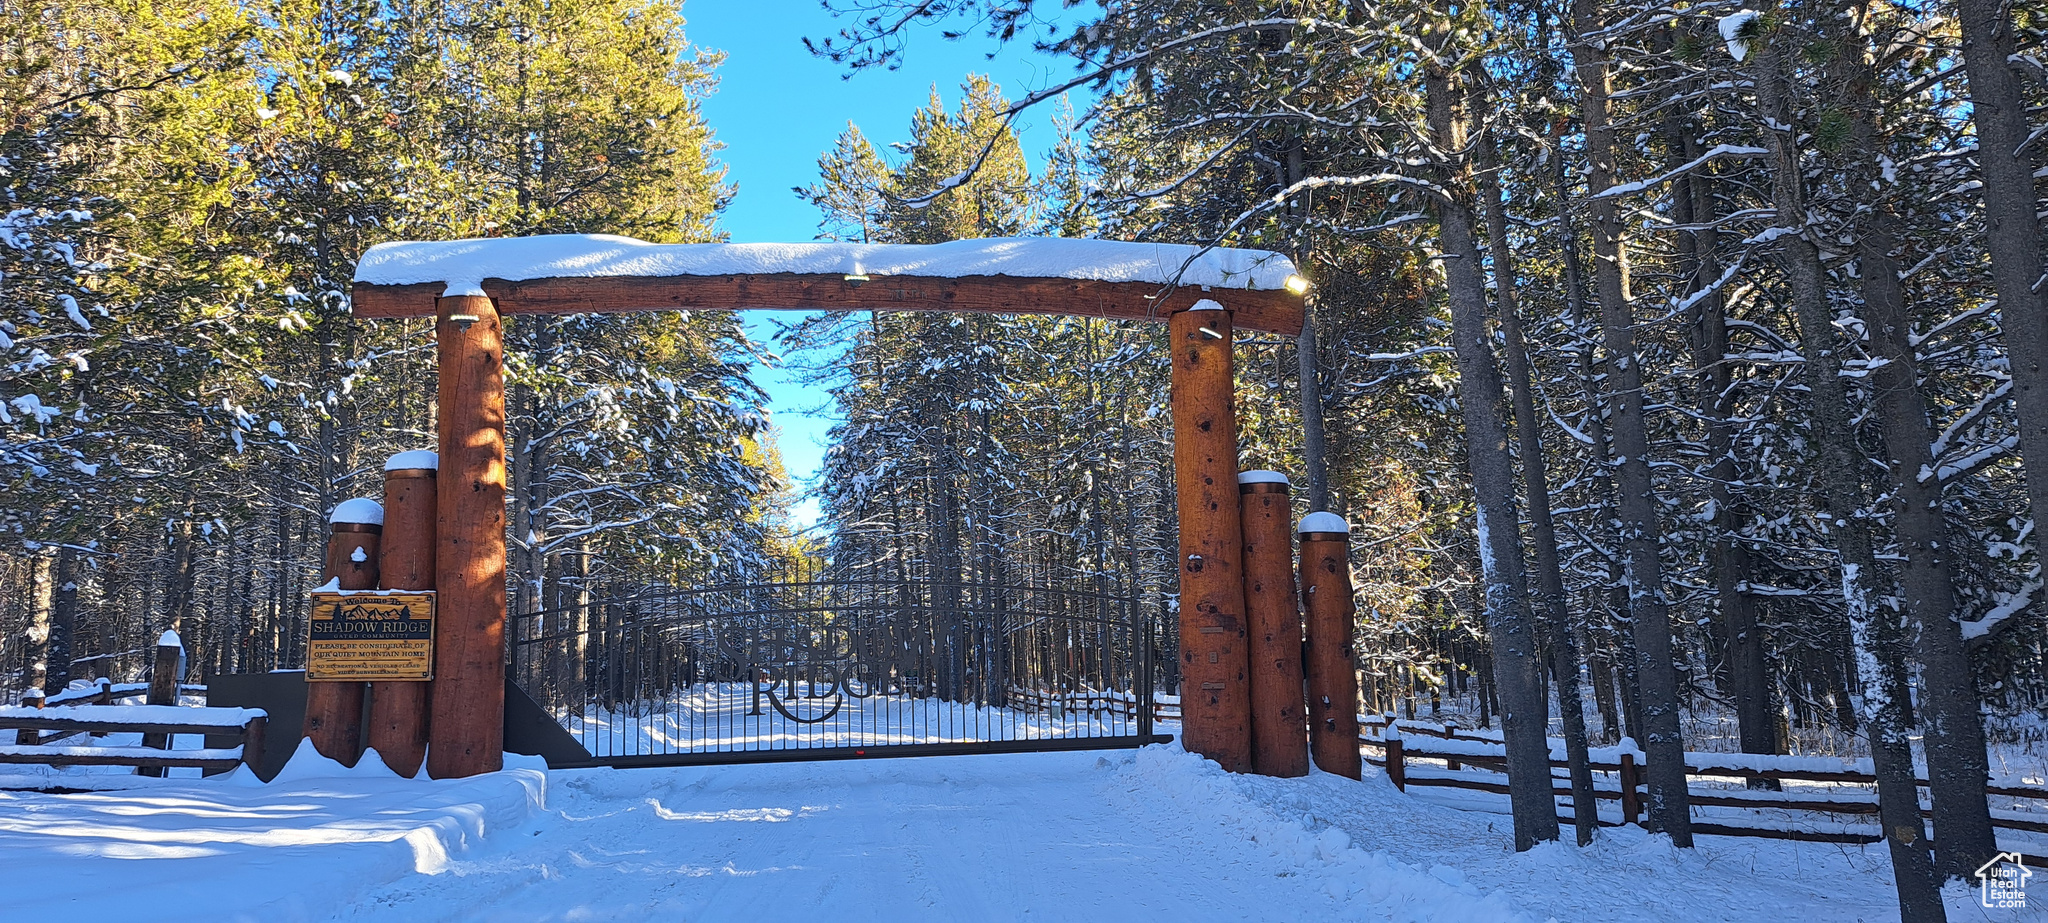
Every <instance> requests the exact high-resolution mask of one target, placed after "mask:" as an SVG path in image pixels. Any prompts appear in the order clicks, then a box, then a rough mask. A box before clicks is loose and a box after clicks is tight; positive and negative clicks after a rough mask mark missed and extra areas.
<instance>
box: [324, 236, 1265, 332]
mask: <svg viewBox="0 0 2048 923" xmlns="http://www.w3.org/2000/svg"><path fill="white" fill-rule="evenodd" d="M1305 291H1306V283H1305V282H1303V281H1302V280H1301V279H1300V277H1298V276H1296V275H1295V274H1294V264H1293V263H1292V262H1290V261H1288V259H1287V258H1286V257H1284V256H1281V255H1280V254H1277V253H1269V252H1266V251H1260V250H1237V249H1231V248H1222V247H1215V248H1207V249H1204V248H1201V247H1194V246H1186V245H1178V244H1138V243H1126V242H1122V241H1103V240H1067V239H1016V238H1005V239H993V240H964V241H953V242H950V243H944V244H930V245H912V244H832V243H822V244H669V245H660V244H648V243H643V242H641V241H637V240H632V239H630V238H624V237H609V236H603V235H549V236H541V237H526V238H507V239H492V240H464V241H446V242H438V243H396V244H380V245H378V246H376V247H372V248H371V249H370V251H369V252H368V253H365V254H364V255H363V259H362V261H361V262H360V263H358V264H357V267H356V277H355V283H354V286H353V288H352V297H353V304H354V307H353V311H354V314H355V316H356V317H360V318H390V317H427V316H431V315H432V314H433V313H434V304H435V301H434V300H435V299H436V298H438V297H443V296H446V295H449V294H488V295H489V296H490V297H491V298H493V299H495V300H496V301H497V303H498V310H499V312H500V313H501V314H579V313H618V312H631V311H668V310H680V311H707V310H745V309H769V310H774V309H793V310H826V311H950V312H963V313H975V314H1067V315H1076V316H1081V317H1099V318H1108V319H1114V320H1155V321H1164V320H1165V319H1166V317H1167V316H1168V315H1169V314H1172V313H1173V312H1175V311H1181V310H1186V309H1187V308H1189V307H1191V306H1192V305H1193V304H1194V303H1195V302H1197V301H1200V300H1202V299H1204V298H1209V299H1214V300H1219V301H1223V302H1226V303H1227V306H1228V307H1229V309H1230V311H1231V313H1232V315H1233V319H1234V325H1235V326H1237V327H1239V328H1246V329H1253V330H1259V331H1263V332H1268V333H1280V334H1286V335H1289V336H1292V335H1295V334H1298V333H1300V332H1301V324H1302V316H1303V314H1302V293H1303V292H1305Z"/></svg>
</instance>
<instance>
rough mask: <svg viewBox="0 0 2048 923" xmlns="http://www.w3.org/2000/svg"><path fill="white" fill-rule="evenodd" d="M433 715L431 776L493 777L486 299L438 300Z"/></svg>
mask: <svg viewBox="0 0 2048 923" xmlns="http://www.w3.org/2000/svg"><path fill="white" fill-rule="evenodd" d="M438 313H439V317H438V318H437V321H436V323H435V327H434V333H435V338H436V342H437V343H438V344H439V355H440V363H441V374H440V392H439V395H438V403H439V413H440V425H441V432H440V436H441V444H440V449H441V453H440V464H441V466H442V470H445V471H447V472H448V489H447V490H441V491H437V496H436V499H435V508H436V510H437V511H438V513H437V519H438V523H437V525H436V529H435V540H434V544H435V560H434V572H435V575H434V585H435V590H436V595H437V597H438V599H437V600H436V609H437V615H436V616H435V620H436V621H437V622H438V623H439V624H438V625H436V626H435V629H434V630H435V635H436V637H435V639H434V690H433V695H432V696H431V698H432V707H431V712H432V716H431V717H430V718H429V719H428V723H427V738H428V740H429V742H430V744H431V745H430V746H429V747H428V749H427V774H428V775H429V776H432V777H433V778H436V779H448V778H456V777H460V776H473V775H477V774H478V773H484V772H496V771H497V770H499V769H501V768H503V767H504V764H505V752H504V751H505V370H504V328H503V326H502V325H501V323H500V321H499V318H498V310H497V307H496V306H495V305H494V304H492V302H491V299H490V298H489V297H487V296H485V295H484V294H483V293H482V292H480V291H479V292H477V293H476V294H473V295H458V296H455V297H450V298H442V299H441V300H440V302H439V308H438Z"/></svg>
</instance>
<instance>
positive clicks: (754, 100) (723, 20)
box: [683, 0, 1081, 525]
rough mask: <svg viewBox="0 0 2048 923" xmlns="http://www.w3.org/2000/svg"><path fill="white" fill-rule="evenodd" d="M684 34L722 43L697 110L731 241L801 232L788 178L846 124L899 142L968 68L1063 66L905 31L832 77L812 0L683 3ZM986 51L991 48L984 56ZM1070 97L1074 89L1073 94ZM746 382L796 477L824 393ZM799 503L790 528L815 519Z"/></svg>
mask: <svg viewBox="0 0 2048 923" xmlns="http://www.w3.org/2000/svg"><path fill="white" fill-rule="evenodd" d="M683 16H684V18H685V20H686V24H685V26H684V34H685V35H686V36H688V38H689V39H690V41H691V42H692V43H694V44H696V45H699V46H702V47H705V48H710V49H715V50H718V51H723V52H726V60H725V63H724V64H723V65H720V67H719V68H718V70H717V72H716V73H717V75H718V78H719V86H718V91H717V92H716V93H715V94H713V95H712V96H711V97H710V98H709V99H707V100H705V101H704V118H705V121H706V122H708V123H709V124H710V126H711V129H712V131H713V133H714V134H715V136H716V137H717V139H718V140H719V141H720V142H723V143H724V144H725V150H723V151H721V152H720V153H719V159H720V160H722V161H723V162H724V163H725V165H726V168H727V173H726V179H727V180H728V181H729V182H733V183H737V184H738V186H739V194H738V196H737V197H735V198H734V199H733V203H732V206H731V207H730V208H728V209H726V211H725V215H724V217H723V219H722V221H721V225H722V226H723V227H724V229H725V230H726V232H727V233H728V234H730V235H731V237H732V240H733V241H734V242H737V243H761V242H771V241H803V240H811V239H813V238H815V237H816V236H817V233H818V214H817V211H816V209H813V208H812V207H811V206H810V205H809V204H807V203H805V202H803V201H802V200H801V199H798V198H797V197H796V195H795V193H793V192H791V191H790V190H791V187H794V186H808V185H810V184H811V183H813V182H815V181H816V180H817V176H818V155H820V154H822V153H824V152H825V151H827V150H829V149H830V148H831V147H832V143H833V141H834V140H836V139H837V138H838V137H839V134H840V132H843V131H845V130H846V125H847V123H848V122H849V121H851V122H853V123H854V124H856V125H859V126H860V129H861V132H862V133H864V134H866V135H867V136H868V139H869V140H870V141H873V142H874V143H875V144H876V145H877V146H878V147H882V148H883V150H884V151H885V152H886V151H887V145H888V144H889V142H892V141H901V140H906V139H907V138H908V136H909V133H910V114H911V112H913V111H914V110H916V109H917V108H919V107H921V106H923V105H924V104H925V103H926V102H927V101H928V100H929V99H930V94H931V88H932V86H933V85H935V84H936V85H937V86H938V89H939V93H940V95H941V96H942V97H943V98H944V99H945V101H946V104H947V105H948V106H949V107H950V106H953V105H957V104H958V103H959V99H960V83H961V82H962V81H963V80H964V79H965V78H966V76H967V75H968V74H970V73H980V74H987V75H989V76H990V77H991V78H993V79H994V80H995V81H996V83H997V84H999V85H1000V86H1002V88H1003V91H1004V93H1005V95H1007V96H1009V97H1010V98H1012V99H1015V98H1017V97H1020V96H1023V95H1025V94H1027V93H1029V92H1032V91H1035V90H1038V89H1042V88H1044V87H1046V86H1048V85H1050V84H1053V83H1056V82H1059V81H1062V80H1065V79H1068V78H1069V77H1070V76H1071V75H1072V74H1073V73H1074V71H1073V67H1072V65H1071V64H1070V63H1069V62H1067V61H1065V60H1060V59H1054V58H1049V57H1046V56H1042V55H1038V54H1036V53H1034V52H1032V51H1031V48H1030V44H1029V42H1013V43H1012V45H1011V47H1008V48H1000V49H999V48H998V47H997V45H996V44H995V43H994V42H992V41H990V40H989V39H986V38H982V37H980V36H979V35H975V36H971V37H969V38H965V39H961V40H959V41H950V42H949V41H946V40H945V38H944V37H943V36H941V35H940V34H939V32H938V31H937V30H936V29H929V28H927V29H922V30H920V31H918V32H915V33H913V34H912V35H911V37H910V41H909V45H908V49H907V51H906V53H905V55H904V58H903V66H902V67H901V68H900V69H898V70H895V71H884V70H880V69H873V70H868V71H864V72H861V73H858V74H855V75H853V76H852V78H851V79H841V78H842V77H843V76H844V75H845V73H846V71H845V69H844V68H843V67H840V66H839V65H835V64H833V63H832V62H830V61H827V60H824V59H822V58H815V57H812V56H811V54H810V53H809V52H807V51H805V50H804V45H803V39H804V38H805V37H810V38H813V39H820V38H824V37H826V36H829V35H832V34H834V33H836V32H838V30H839V29H840V28H841V27H842V26H841V24H840V23H839V21H838V20H836V19H835V18H834V17H832V16H831V15H830V14H829V13H827V12H826V11H825V10H824V9H822V8H821V7H820V6H819V4H818V2H817V0H687V2H685V3H684V5H683ZM990 52H995V53H996V57H995V58H994V59H993V60H991V59H989V58H988V54H989V53H990ZM1075 99H1076V102H1077V104H1078V103H1080V101H1081V97H1079V96H1077V97H1076V98H1075ZM1052 111H1053V110H1052V109H1051V108H1050V107H1049V106H1048V107H1045V108H1044V109H1043V111H1034V112H1028V113H1026V114H1025V115H1024V116H1023V118H1022V120H1021V121H1020V124H1019V128H1020V129H1021V133H1022V135H1023V141H1024V148H1025V150H1026V151H1027V152H1029V153H1030V155H1031V157H1032V159H1033V167H1034V168H1042V167H1043V165H1044V160H1043V158H1044V154H1045V152H1046V151H1047V150H1049V149H1050V148H1051V147H1052V144H1053V141H1054V133H1053V130H1052V126H1051V120H1052ZM766 313H767V312H747V317H746V318H745V321H746V324H747V329H748V330H749V331H750V332H752V333H753V334H754V336H755V337H756V338H757V339H765V338H766V337H767V336H768V334H769V333H770V332H771V331H772V329H773V328H772V326H771V325H770V324H769V322H768V317H767V316H765V315H766ZM756 380H757V381H759V382H760V383H761V384H762V386H763V387H765V388H766V389H767V391H768V395H769V399H770V407H771V409H772V410H773V412H774V419H775V423H776V425H777V426H778V427H779V428H780V429H781V431H782V438H781V446H782V457H783V462H784V463H785V464H786V465H787V466H788V467H789V470H790V472H791V473H792V474H794V475H796V476H798V477H799V478H800V479H802V478H807V477H809V476H810V475H812V474H813V473H815V472H816V471H817V469H818V464H819V462H820V461H821V460H822V458H823V457H824V452H825V444H826V442H825V431H826V429H827V428H829V427H830V426H831V424H832V421H831V417H830V415H829V413H827V412H826V411H827V410H828V409H829V408H828V407H827V399H826V395H825V394H823V393H822V392H818V391H812V390H810V389H809V388H807V387H805V386H803V385H800V384H797V383H795V382H793V381H791V380H790V379H789V377H788V376H786V375H784V374H782V372H781V370H779V369H763V370H761V371H760V372H759V373H758V374H757V375H756ZM816 515H817V513H816V506H815V504H814V503H812V502H810V501H806V502H805V503H804V504H802V505H801V506H799V508H798V510H797V515H796V518H797V522H798V524H799V525H808V524H809V523H811V522H812V521H814V520H815V518H816Z"/></svg>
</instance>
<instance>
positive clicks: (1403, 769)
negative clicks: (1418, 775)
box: [1386, 728, 1408, 792]
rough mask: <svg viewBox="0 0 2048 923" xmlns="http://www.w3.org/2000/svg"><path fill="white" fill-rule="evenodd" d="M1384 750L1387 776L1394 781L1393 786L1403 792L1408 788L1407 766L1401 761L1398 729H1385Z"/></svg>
mask: <svg viewBox="0 0 2048 923" xmlns="http://www.w3.org/2000/svg"><path fill="white" fill-rule="evenodd" d="M1386 750H1387V778H1388V779H1389V780H1390V781H1392V782H1393V783H1394V787H1395V788H1397V789H1400V790H1401V791H1404V792H1405V791H1407V790H1408V766H1407V764H1406V763H1405V762H1403V761H1402V756H1401V732H1400V731H1397V730H1394V729H1392V728H1388V729H1387V737H1386Z"/></svg>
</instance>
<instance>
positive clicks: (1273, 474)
mask: <svg viewBox="0 0 2048 923" xmlns="http://www.w3.org/2000/svg"><path fill="white" fill-rule="evenodd" d="M1237 482H1238V483H1239V484H1285V483H1287V475H1284V474H1281V473H1280V472H1278V471H1267V470H1266V469H1264V468H1255V469H1253V470H1251V471H1240V472H1238V473H1237Z"/></svg>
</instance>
